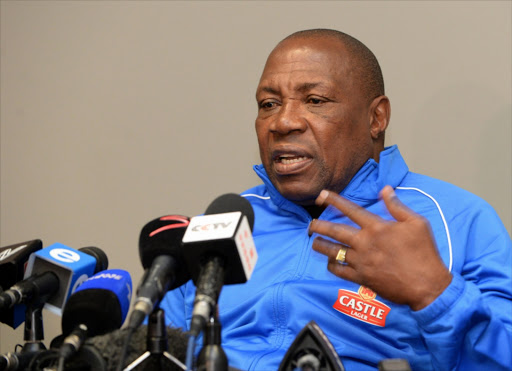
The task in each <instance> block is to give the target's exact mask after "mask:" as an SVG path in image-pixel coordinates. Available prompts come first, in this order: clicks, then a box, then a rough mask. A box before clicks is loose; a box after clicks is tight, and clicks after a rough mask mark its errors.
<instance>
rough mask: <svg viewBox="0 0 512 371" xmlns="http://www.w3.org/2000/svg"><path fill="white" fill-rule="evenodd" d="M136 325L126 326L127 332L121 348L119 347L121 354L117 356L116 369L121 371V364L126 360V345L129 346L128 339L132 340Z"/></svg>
mask: <svg viewBox="0 0 512 371" xmlns="http://www.w3.org/2000/svg"><path fill="white" fill-rule="evenodd" d="M136 329H137V327H134V326H130V327H128V332H127V334H126V337H125V339H124V342H123V348H122V349H121V355H120V357H119V363H118V364H117V368H116V371H122V370H123V365H124V362H125V360H126V356H127V354H128V347H129V346H130V341H131V340H132V337H133V334H134V333H135V330H136Z"/></svg>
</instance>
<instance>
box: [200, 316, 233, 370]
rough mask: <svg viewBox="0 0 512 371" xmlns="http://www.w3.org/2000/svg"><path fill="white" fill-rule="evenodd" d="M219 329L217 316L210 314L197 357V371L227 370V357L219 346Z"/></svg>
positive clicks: (219, 324) (220, 328)
mask: <svg viewBox="0 0 512 371" xmlns="http://www.w3.org/2000/svg"><path fill="white" fill-rule="evenodd" d="M215 312H217V311H215ZM221 330H222V327H221V323H220V321H219V318H218V317H217V315H212V316H211V317H210V321H209V322H208V323H207V324H206V329H205V331H204V337H203V347H202V348H201V351H200V352H199V356H198V357H197V371H227V370H228V357H227V356H226V353H225V352H224V349H222V346H221Z"/></svg>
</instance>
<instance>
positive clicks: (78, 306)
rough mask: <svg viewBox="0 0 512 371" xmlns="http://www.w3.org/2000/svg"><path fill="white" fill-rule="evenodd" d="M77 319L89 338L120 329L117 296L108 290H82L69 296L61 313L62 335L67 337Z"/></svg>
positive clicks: (75, 324)
mask: <svg viewBox="0 0 512 371" xmlns="http://www.w3.org/2000/svg"><path fill="white" fill-rule="evenodd" d="M77 319H79V322H80V323H81V324H84V325H86V326H87V333H88V334H89V336H96V335H102V334H105V333H107V332H111V331H113V330H116V329H118V328H120V327H121V325H122V324H123V315H122V313H121V306H120V305H119V304H118V298H117V295H116V294H115V293H114V292H112V291H109V290H83V291H79V292H76V293H74V294H73V295H71V297H70V298H69V300H68V301H67V303H66V306H65V308H64V311H63V313H62V333H63V334H64V335H68V334H69V333H70V332H71V331H73V329H74V328H75V327H76V326H77Z"/></svg>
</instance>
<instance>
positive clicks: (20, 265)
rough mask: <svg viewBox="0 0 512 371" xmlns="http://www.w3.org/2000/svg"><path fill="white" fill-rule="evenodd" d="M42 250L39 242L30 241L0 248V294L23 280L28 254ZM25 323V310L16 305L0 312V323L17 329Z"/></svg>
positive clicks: (41, 244)
mask: <svg viewBox="0 0 512 371" xmlns="http://www.w3.org/2000/svg"><path fill="white" fill-rule="evenodd" d="M42 248H43V243H42V242H41V240H31V241H26V242H22V243H17V244H14V245H9V246H5V247H2V248H0V292H2V290H6V289H8V288H10V287H11V286H13V285H14V284H16V283H17V282H19V281H21V280H23V276H24V274H25V267H26V265H27V262H28V258H29V257H30V254H32V253H34V252H36V251H39V250H41V249H42ZM23 321H25V308H24V306H22V305H17V306H14V307H11V308H7V309H3V310H0V322H2V323H5V324H6V325H8V326H11V327H12V328H13V329H15V328H17V327H18V326H19V325H21V324H22V323H23Z"/></svg>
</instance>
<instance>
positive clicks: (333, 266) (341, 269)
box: [327, 260, 360, 283]
mask: <svg viewBox="0 0 512 371" xmlns="http://www.w3.org/2000/svg"><path fill="white" fill-rule="evenodd" d="M327 270H328V271H329V272H331V273H332V274H334V275H336V276H338V277H340V278H343V279H345V280H347V281H351V282H355V283H360V282H359V274H358V273H357V271H356V270H355V269H354V268H352V267H351V266H350V265H347V264H340V263H338V262H337V261H336V260H334V261H331V260H329V263H327Z"/></svg>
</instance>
